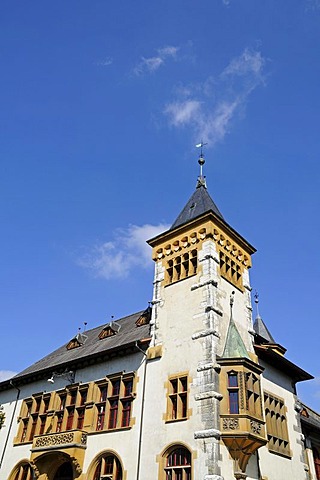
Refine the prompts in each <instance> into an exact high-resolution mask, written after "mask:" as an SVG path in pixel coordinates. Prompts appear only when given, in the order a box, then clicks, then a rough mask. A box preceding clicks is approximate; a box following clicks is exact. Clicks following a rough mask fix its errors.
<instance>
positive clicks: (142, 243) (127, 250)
mask: <svg viewBox="0 0 320 480" xmlns="http://www.w3.org/2000/svg"><path fill="white" fill-rule="evenodd" d="M168 228H169V226H168V225H164V224H159V225H149V224H146V225H141V226H138V225H129V227H128V228H126V229H117V230H116V231H115V232H114V233H113V235H112V239H111V240H108V241H105V242H98V243H97V244H95V245H94V246H93V247H90V248H86V249H85V253H84V254H82V255H81V256H80V258H78V260H77V264H78V265H80V266H81V267H84V268H86V269H88V270H89V271H90V272H91V273H92V274H93V275H94V276H95V277H100V278H104V279H107V280H108V279H110V278H125V277H128V275H129V274H130V272H131V271H132V269H133V268H135V267H140V268H148V267H150V266H151V265H152V261H151V248H150V247H149V245H148V244H147V243H146V241H147V240H148V239H150V238H152V237H154V236H156V235H157V234H158V233H160V232H164V231H165V230H167V229H168Z"/></svg>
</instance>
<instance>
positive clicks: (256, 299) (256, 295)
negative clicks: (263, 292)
mask: <svg viewBox="0 0 320 480" xmlns="http://www.w3.org/2000/svg"><path fill="white" fill-rule="evenodd" d="M254 302H255V304H256V308H257V317H260V314H259V293H258V292H257V290H256V291H255V294H254Z"/></svg>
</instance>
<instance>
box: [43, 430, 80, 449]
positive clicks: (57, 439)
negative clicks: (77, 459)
mask: <svg viewBox="0 0 320 480" xmlns="http://www.w3.org/2000/svg"><path fill="white" fill-rule="evenodd" d="M73 439H74V432H68V433H57V434H54V435H42V436H41V437H38V438H36V439H35V442H34V448H39V447H54V446H56V445H64V444H66V443H73Z"/></svg>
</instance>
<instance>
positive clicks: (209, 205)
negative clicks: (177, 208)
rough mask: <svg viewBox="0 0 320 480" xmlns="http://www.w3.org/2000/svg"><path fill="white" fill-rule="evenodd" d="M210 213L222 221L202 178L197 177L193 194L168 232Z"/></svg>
mask: <svg viewBox="0 0 320 480" xmlns="http://www.w3.org/2000/svg"><path fill="white" fill-rule="evenodd" d="M210 211H212V212H213V213H215V214H216V215H217V216H218V217H220V218H221V219H222V220H224V218H223V216H222V214H221V212H220V210H219V209H218V207H217V205H216V204H215V203H214V201H213V200H212V198H211V197H210V195H209V193H208V190H207V186H206V182H205V179H204V177H199V179H198V182H197V187H196V190H195V192H194V193H193V194H192V195H191V197H190V198H189V200H188V202H187V203H186V205H185V207H184V208H183V210H182V211H181V212H180V214H179V215H178V217H177V218H176V220H175V221H174V222H173V224H172V226H171V228H170V230H174V229H175V228H177V227H181V225H184V224H185V223H188V222H190V220H194V219H195V218H197V217H199V216H201V215H203V214H204V213H207V212H210Z"/></svg>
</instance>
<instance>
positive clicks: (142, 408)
mask: <svg viewBox="0 0 320 480" xmlns="http://www.w3.org/2000/svg"><path fill="white" fill-rule="evenodd" d="M136 347H137V349H138V350H140V352H141V353H143V355H144V356H145V358H144V371H143V385H142V400H141V416H140V428H139V442H138V458H137V476H136V480H139V477H140V463H141V447H142V431H143V417H144V400H145V393H146V376H147V354H146V352H144V351H143V350H142V349H141V348H140V347H139V346H138V342H136Z"/></svg>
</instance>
